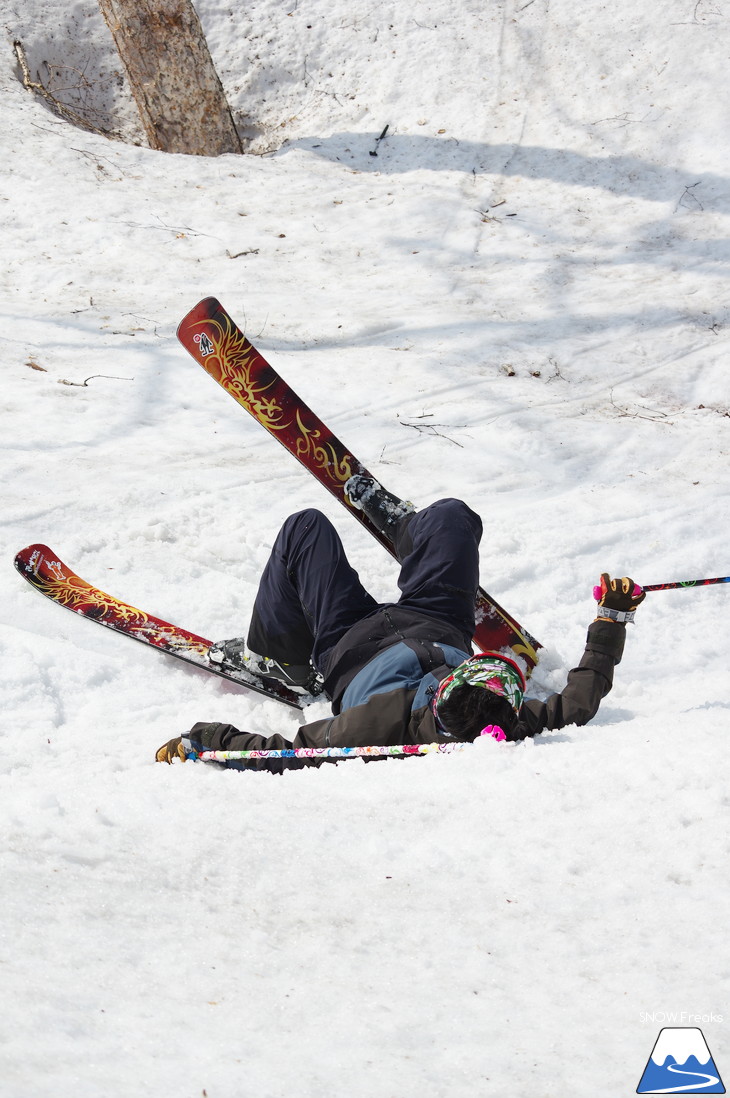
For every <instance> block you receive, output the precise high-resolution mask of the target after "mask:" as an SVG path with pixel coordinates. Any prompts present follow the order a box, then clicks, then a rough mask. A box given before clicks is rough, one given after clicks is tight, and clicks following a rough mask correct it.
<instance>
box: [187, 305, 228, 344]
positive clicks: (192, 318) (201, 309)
mask: <svg viewBox="0 0 730 1098" xmlns="http://www.w3.org/2000/svg"><path fill="white" fill-rule="evenodd" d="M220 309H221V303H220V301H219V300H218V298H217V297H204V298H203V299H202V301H199V302H198V304H197V305H194V306H193V308H192V309H191V310H190V312H188V313H186V314H185V316H184V317H183V318H182V320H181V321H180V323H179V324H178V326H177V337H178V339H180V335H181V332H182V330H183V328H184V327H187V325H188V324H195V323H198V322H199V321H201V320H207V319H208V318H209V317H211V316H213V315H214V314H215V313H217V312H219V311H220Z"/></svg>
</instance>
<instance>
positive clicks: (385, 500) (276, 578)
mask: <svg viewBox="0 0 730 1098" xmlns="http://www.w3.org/2000/svg"><path fill="white" fill-rule="evenodd" d="M345 491H346V493H347V495H348V498H349V500H350V502H351V503H352V504H353V506H355V507H357V508H359V509H361V510H363V511H364V512H365V514H366V515H367V517H368V518H369V519H371V521H372V522H374V523H375V525H376V526H377V527H378V529H379V530H381V531H382V532H385V533H387V534H388V536H390V537H392V539H393V544H394V547H395V551H396V555H397V557H398V560H399V562H400V565H401V569H400V575H399V578H398V586H399V588H400V590H401V597H400V599H399V601H398V602H397V603H388V604H385V605H379V604H378V603H376V601H375V599H374V598H373V597H372V596H371V595H370V594H369V593H368V592H367V591H366V590H365V588H364V587H363V586H362V584H361V583H360V580H359V578H358V575H357V572H355V571H354V569H353V568H352V567H351V566H350V564H349V562H348V560H347V558H346V556H345V552H344V549H343V547H342V543H341V541H340V538H339V536H338V534H337V533H336V531H335V529H334V527H333V526H332V524H331V523H330V521H329V519H327V518H326V517H325V515H323V514H322V513H321V512H319V511H316V510H311V509H310V510H306V511H300V512H299V513H298V514H295V515H292V516H291V517H290V518H288V519H287V520H286V522H285V523H284V525H283V527H282V529H281V531H280V533H279V535H278V537H277V539H276V542H275V544H274V547H273V550H272V552H271V556H270V558H269V561H268V564H267V565H266V568H265V570H264V572H263V575H262V577H261V582H260V585H259V590H258V594H257V596H256V601H255V603H254V607H253V613H252V618H251V625H250V629H249V633H248V637H247V638H246V640H245V641H244V640H243V639H239V638H236V639H234V640H230V641H223V642H221V643H220V644H218V645H216V646H215V647H214V648H213V649H211V654H210V658H211V659H213V660H214V661H216V662H218V663H221V664H224V665H227V666H231V667H235V668H239V669H245V670H249V671H251V672H252V673H254V674H256V675H258V676H265V677H268V678H277V679H280V680H281V681H283V682H285V683H286V684H287V685H289V686H290V687H295V688H297V689H299V690H300V691H301V692H302V693H311V692H312V691H313V690H315V691H316V690H319V691H323V692H324V694H325V695H326V696H327V697H328V698H329V699H330V701H331V703H332V712H333V716H331V717H328V718H325V719H323V720H318V721H314V722H312V723H310V724H305V725H303V726H302V727H301V728H300V730H299V732H298V734H297V736H296V738H295V739H294V741H293V743H291V742H290V741H289V740H286V739H285V738H284V737H283V736H269V737H264V736H260V735H255V734H252V733H248V732H242V731H239V730H238V729H237V728H234V727H233V726H232V725H230V724H219V723H199V724H195V725H194V726H193V728H192V729H191V730H190V731H189V732H187V733H186V734H185V735H183V736H178V737H175V738H174V739H172V740H170V741H169V742H168V743H166V744H165V745H163V747H161V748H160V749H159V751H158V752H157V756H156V758H157V761H158V762H168V763H169V762H172V761H173V760H174V759H178V758H179V759H182V760H183V761H184V760H185V758H186V754H187V753H188V752H190V753H193V752H201V751H245V750H257V751H258V750H269V749H280V748H291V747H294V748H306V747H317V748H322V747H355V746H359V745H389V744H395V745H397V744H432V743H437V744H438V743H449V742H452V743H453V742H454V741H462V742H472V741H474V740H475V739H476V738H477V737H478V736H480V735H491V736H493V737H494V738H495V739H498V740H510V741H515V740H522V739H525V738H526V737H528V736H535V735H537V734H538V733H539V732H542V731H543V730H544V729H555V728H562V727H564V726H565V725H568V724H578V725H582V724H586V723H587V722H588V721H590V720H591V718H592V717H594V716H595V714H596V712H597V710H598V706H599V704H600V702H601V700H602V698H604V697H605V696H606V694H607V693H608V692H609V690H610V689H611V685H612V682H613V669H614V667H615V666H616V664H618V663H619V661H620V659H621V656H622V653H623V647H624V640H625V632H626V630H625V623H626V622H627V621H632V620H633V617H634V612H635V610H636V607H637V606H638V605H639V603H640V602H642V601H643V599H644V598H645V594H644V593H643V592H641V590H640V589H639V588H635V586H634V582H633V580H631V579H629V578H627V577H625V578H623V579H621V580H612V579H611V578H610V576H609V575H608V574H607V573H604V574H603V575H602V576H601V589H600V596H599V604H598V616H597V618H596V620H595V621H594V622H593V623H592V624H591V625H590V626H589V629H588V637H587V641H586V648H585V652H584V654H583V657H582V659H581V661H580V664H579V665H578V667H577V668H574V669H573V670H572V671H571V672H570V674H569V676H568V682H567V685H566V687H565V689H564V690H562V691H561V692H560V693H558V694H553V695H552V696H550V697H549V698H548V699H547V701H545V702H542V701H538V700H537V699H528V700H524V693H525V677H524V674H523V671H522V669H521V668H520V666H519V665H518V663H517V662H516V661H515V660H513V659H510V658H508V657H507V656H506V655H504V654H501V653H498V652H478V653H476V654H475V655H471V647H472V644H471V638H472V636H473V633H474V628H475V600H474V596H475V592H476V590H477V587H478V585H479V541H480V539H481V534H482V523H481V520H480V519H479V516H478V515H476V514H475V513H474V512H473V511H472V510H471V509H470V508H469V507H467V505H466V504H465V503H462V502H461V501H460V500H456V499H442V500H439V501H438V502H436V503H433V504H431V506H430V507H426V508H425V509H424V510H423V511H414V510H413V508H412V507H411V505H408V504H406V505H404V504H403V503H401V502H400V501H398V500H395V498H394V497H392V496H390V495H389V493H387V492H385V491H384V490H383V489H382V488H381V487H380V485H379V484H378V483H377V482H376V481H373V480H372V479H371V478H369V477H364V476H360V475H358V476H354V477H352V478H351V480H350V481H349V482H348V484H347V485H346V486H345ZM256 653H266V654H267V655H266V656H260V655H257V654H256ZM313 761H315V762H317V760H313ZM235 765H236V766H237V767H240V768H245V769H255V770H269V771H273V772H277V773H279V772H281V771H282V770H283V769H297V768H300V767H303V766H307V765H311V761H310V760H305V759H300V758H276V759H272V758H268V759H266V758H265V759H246V760H245V761H244V762H236V763H235Z"/></svg>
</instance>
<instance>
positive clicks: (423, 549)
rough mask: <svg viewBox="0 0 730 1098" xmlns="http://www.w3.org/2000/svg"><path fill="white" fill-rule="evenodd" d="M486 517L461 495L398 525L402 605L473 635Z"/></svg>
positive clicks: (418, 513)
mask: <svg viewBox="0 0 730 1098" xmlns="http://www.w3.org/2000/svg"><path fill="white" fill-rule="evenodd" d="M481 536H482V521H481V519H480V518H479V516H478V515H477V514H475V512H474V511H472V510H471V508H470V507H467V505H466V504H465V503H462V501H461V500H458V499H441V500H438V501H437V502H436V503H432V504H431V506H430V507H426V508H424V510H423V511H417V512H416V514H415V515H407V516H406V517H405V518H404V519H401V521H400V522H399V524H398V529H397V531H396V539H395V548H396V552H397V555H398V559H399V560H400V562H401V571H400V576H399V578H398V586H399V587H400V589H401V592H402V594H401V598H400V602H399V605H400V606H404V607H408V608H409V609H413V610H418V611H420V612H421V613H424V614H429V615H432V616H434V617H437V618H443V619H444V620H445V621H448V622H450V623H451V624H453V625H456V626H457V627H458V628H459V629H461V630H462V631H463V632H464V633H466V635H467V636H472V635H473V633H474V627H475V620H474V610H475V599H476V593H477V588H478V586H479V542H480V539H481Z"/></svg>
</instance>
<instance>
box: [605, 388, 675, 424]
mask: <svg viewBox="0 0 730 1098" xmlns="http://www.w3.org/2000/svg"><path fill="white" fill-rule="evenodd" d="M609 400H610V402H611V405H612V407H614V408H615V409H616V411H617V412H618V415H619V418H620V419H648V420H649V421H650V422H651V423H656V422H657V421H661V420H668V421H669V422H672V421H671V419H670V413H669V412H660V411H658V410H657V409H654V408H645V407H643V406H642V405H641V404H639V405H637V407H638V408H639V409H640V411H638V412H632V411H629V409H628V407H623V408H622V407H621V405H619V404H617V403H616V401H615V400H614V399H613V389H611V391H610V393H609ZM642 412H648V413H649V414H648V415H642V414H641V413H642ZM674 414H675V415H677V414H679V413H674Z"/></svg>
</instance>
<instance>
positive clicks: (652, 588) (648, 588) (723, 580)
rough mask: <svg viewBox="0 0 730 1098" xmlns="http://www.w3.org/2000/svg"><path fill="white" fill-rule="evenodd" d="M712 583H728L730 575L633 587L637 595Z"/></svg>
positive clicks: (597, 595) (598, 590) (597, 591)
mask: <svg viewBox="0 0 730 1098" xmlns="http://www.w3.org/2000/svg"><path fill="white" fill-rule="evenodd" d="M713 583H730V576H718V577H717V578H716V579H702V580H677V581H676V582H675V583H648V584H638V583H637V584H636V585H635V587H634V595H635V596H639V595H640V594H641V592H642V591H672V590H674V589H675V588H679V587H709V586H710V585H711V584H713ZM593 598H594V599H595V600H596V602H599V601H600V598H601V588H600V587H594V588H593Z"/></svg>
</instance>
